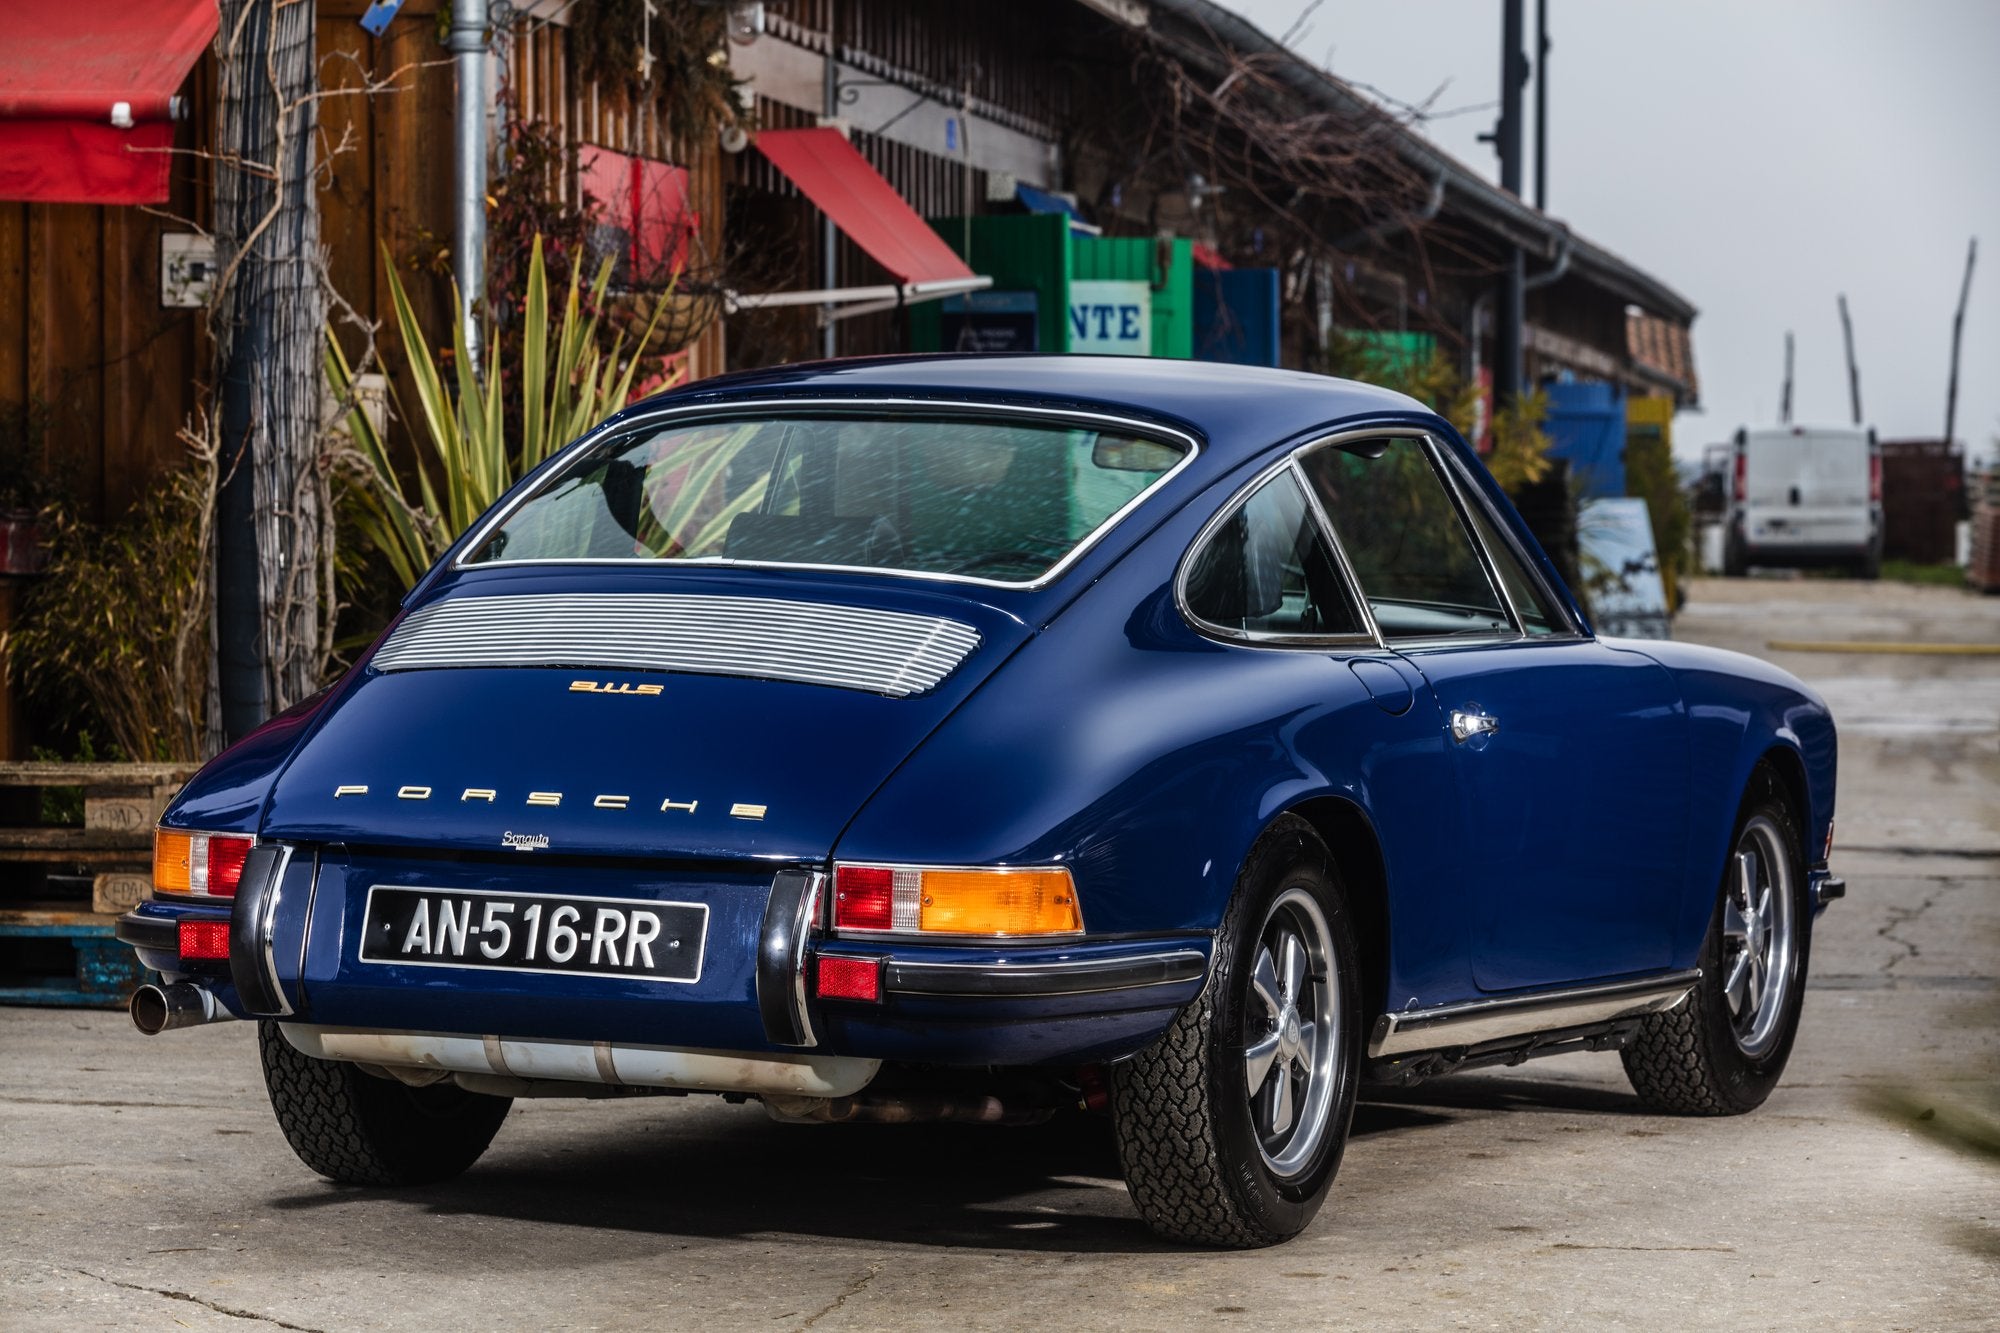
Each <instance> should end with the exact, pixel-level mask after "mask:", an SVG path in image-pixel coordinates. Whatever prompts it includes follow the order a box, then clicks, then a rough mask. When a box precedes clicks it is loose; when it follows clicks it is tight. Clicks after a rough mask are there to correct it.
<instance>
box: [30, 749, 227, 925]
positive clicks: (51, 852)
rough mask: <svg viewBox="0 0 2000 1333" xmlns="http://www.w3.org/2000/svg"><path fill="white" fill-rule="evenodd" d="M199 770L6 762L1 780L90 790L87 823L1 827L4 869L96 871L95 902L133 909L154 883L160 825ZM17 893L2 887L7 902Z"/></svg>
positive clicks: (102, 908)
mask: <svg viewBox="0 0 2000 1333" xmlns="http://www.w3.org/2000/svg"><path fill="white" fill-rule="evenodd" d="M193 772H194V765H192V764H62V763H44V762H33V763H7V764H0V787H15V788H49V787H80V788H82V789H83V827H82V828H59V827H47V826H33V825H30V826H12V827H0V868H4V867H5V866H7V865H10V864H12V865H28V866H44V867H73V868H75V869H78V870H89V871H95V872H97V873H96V875H95V878H94V880H93V884H92V894H91V902H90V907H91V909H92V910H93V911H95V912H99V913H116V912H122V911H126V910H128V909H129V908H131V907H133V906H134V905H136V904H137V903H138V902H139V901H141V900H142V899H143V898H144V897H145V896H146V893H147V890H148V888H149V887H150V886H149V885H148V884H147V882H146V879H145V877H146V875H147V874H148V873H149V872H150V870H151V867H152V856H153V853H152V847H153V825H154V824H155V823H157V822H158V821H159V818H160V814H161V812H162V811H163V810H165V809H166V806H167V802H168V801H170V800H172V799H173V796H174V793H175V792H177V791H179V790H180V787H181V784H182V783H184V782H186V781H187V779H188V778H189V777H190V776H192V774H193ZM11 897H13V895H12V894H10V893H8V892H6V891H5V890H4V888H0V908H4V907H7V906H9V905H11V904H10V903H9V901H8V900H9V898H11ZM79 905H80V904H79Z"/></svg>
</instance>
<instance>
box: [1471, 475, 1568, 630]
mask: <svg viewBox="0 0 2000 1333" xmlns="http://www.w3.org/2000/svg"><path fill="white" fill-rule="evenodd" d="M1465 508H1466V512H1467V513H1469V514H1471V515H1472V526H1473V528H1474V529H1475V530H1476V531H1477V532H1478V533H1479V540H1480V541H1481V542H1483V543H1484V544H1485V546H1486V553H1487V554H1488V555H1490V556H1492V557H1493V568H1494V569H1495V570H1497V571H1498V572H1499V574H1500V582H1501V583H1503V584H1505V585H1506V588H1507V599H1508V600H1509V601H1511V602H1513V603H1514V610H1515V612H1516V613H1517V614H1518V615H1519V616H1520V617H1521V628H1522V629H1524V630H1526V631H1527V632H1528V633H1529V635H1530V636H1533V637H1537V638H1539V637H1540V636H1542V635H1545V634H1567V633H1569V622H1568V621H1567V620H1565V619H1564V618H1563V615H1562V613H1561V612H1560V611H1557V610H1556V608H1555V603H1553V602H1551V601H1550V600H1549V597H1548V595H1547V594H1546V593H1544V592H1543V591H1542V585H1541V584H1539V583H1537V582H1535V580H1534V579H1532V578H1530V577H1528V570H1527V567H1526V566H1525V565H1523V564H1522V563H1521V559H1520V557H1519V556H1517V555H1515V554H1514V548H1513V546H1512V545H1510V544H1509V543H1508V541H1507V539H1506V538H1505V537H1503V536H1501V535H1500V529H1499V527H1498V526H1497V525H1496V524H1495V523H1494V522H1493V520H1492V519H1490V518H1488V517H1487V516H1486V511H1485V510H1484V509H1482V508H1481V507H1480V505H1479V502H1478V500H1476V499H1468V500H1467V501H1466V504H1465Z"/></svg>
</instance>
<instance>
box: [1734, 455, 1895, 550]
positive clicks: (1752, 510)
mask: <svg viewBox="0 0 2000 1333" xmlns="http://www.w3.org/2000/svg"><path fill="white" fill-rule="evenodd" d="M1732 467H1733V492H1732V507H1731V518H1730V532H1729V538H1728V541H1729V551H1728V562H1727V563H1728V564H1729V565H1730V566H1731V568H1732V570H1733V571H1734V572H1738V573H1740V572H1742V570H1743V569H1744V568H1745V567H1748V566H1751V565H1778V566H1791V567H1803V566H1814V565H1845V566H1848V567H1851V568H1853V569H1855V570H1857V571H1858V572H1862V573H1864V574H1866V575H1868V576H1870V577H1872V576H1873V575H1874V573H1875V572H1876V571H1877V569H1878V567H1879V565H1880V562H1881V542H1882V455H1881V449H1880V446H1879V445H1878V444H1877V443H1876V440H1875V434H1874V432H1873V431H1869V430H1862V429H1859V428H1827V427H1806V426H1789V427H1782V428H1778V429H1773V430H1759V431H1738V432H1737V435H1736V440H1735V445H1734V457H1733V460H1732Z"/></svg>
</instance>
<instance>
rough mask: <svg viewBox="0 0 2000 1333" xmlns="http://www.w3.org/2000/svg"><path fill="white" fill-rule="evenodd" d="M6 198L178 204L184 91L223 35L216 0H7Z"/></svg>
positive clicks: (1, 88) (2, 195) (1, 168)
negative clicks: (176, 120)
mask: <svg viewBox="0 0 2000 1333" xmlns="http://www.w3.org/2000/svg"><path fill="white" fill-rule="evenodd" d="M6 7H7V10H8V14H7V17H6V18H5V19H4V20H0V29H4V31H5V34H6V36H5V40H0V199H28V200H34V201H37V202H42V203H79V204H158V203H165V202H166V199H167V166H168V161H169V158H170V156H171V154H170V153H169V152H168V151H167V150H169V149H171V148H172V147H173V142H174V128H173V124H172V121H173V113H174V93H175V92H176V91H177V90H178V89H179V88H180V86H181V83H182V82H183V81H184V80H185V79H186V78H187V74H188V71H189V70H190V69H193V68H194V63H195V61H197V60H199V59H201V53H202V51H203V50H204V49H206V48H207V46H208V44H209V42H210V41H212V40H213V39H214V37H215V28H216V23H217V21H218V17H217V13H216V0H90V2H89V3H78V0H7V6H6Z"/></svg>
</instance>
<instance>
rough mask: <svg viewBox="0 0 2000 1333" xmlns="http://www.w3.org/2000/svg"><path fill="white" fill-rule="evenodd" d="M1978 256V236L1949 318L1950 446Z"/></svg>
mask: <svg viewBox="0 0 2000 1333" xmlns="http://www.w3.org/2000/svg"><path fill="white" fill-rule="evenodd" d="M1978 257H1979V238H1978V237H1977V236H1975V237H1973V238H1972V240H1971V242H1970V243H1968V244H1967V245H1966V247H1965V280H1964V281H1963V282H1961V283H1959V285H1958V313H1957V314H1956V315H1953V316H1952V318H1951V382H1950V387H1948V388H1947V389H1946V390H1945V394H1944V444H1945V448H1947V449H1949V448H1950V447H1951V442H1952V439H1953V435H1952V432H1953V431H1955V430H1957V429H1958V346H1959V343H1960V342H1961V341H1962V340H1963V339H1964V337H1965V302H1966V298H1967V297H1969V296H1971V295H1972V261H1973V260H1975V259H1977V258H1978Z"/></svg>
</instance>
